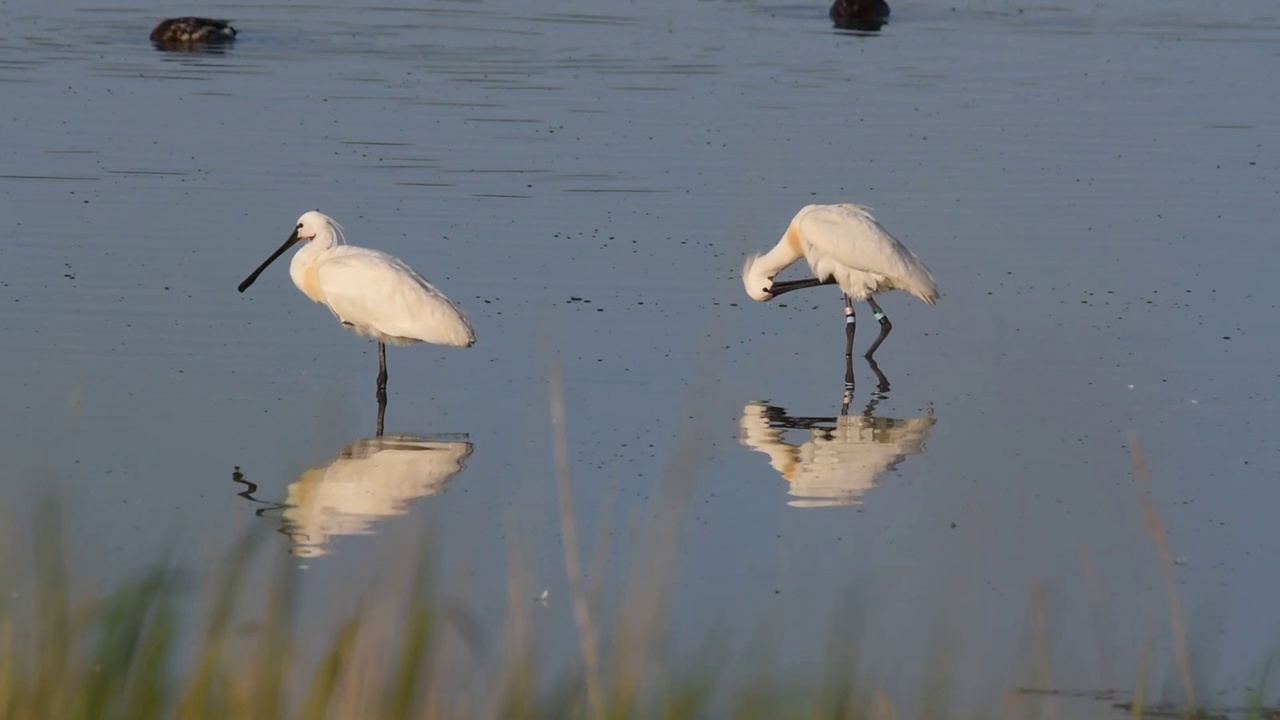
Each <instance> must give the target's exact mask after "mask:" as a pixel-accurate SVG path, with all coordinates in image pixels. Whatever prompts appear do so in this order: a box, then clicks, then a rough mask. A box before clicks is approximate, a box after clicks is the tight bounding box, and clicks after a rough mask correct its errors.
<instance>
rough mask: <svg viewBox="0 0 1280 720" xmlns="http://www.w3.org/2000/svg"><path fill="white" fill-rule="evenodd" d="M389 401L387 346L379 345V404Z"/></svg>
mask: <svg viewBox="0 0 1280 720" xmlns="http://www.w3.org/2000/svg"><path fill="white" fill-rule="evenodd" d="M386 401H387V346H386V345H384V344H383V343H378V402H383V403H384V402H386Z"/></svg>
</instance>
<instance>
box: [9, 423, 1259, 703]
mask: <svg viewBox="0 0 1280 720" xmlns="http://www.w3.org/2000/svg"><path fill="white" fill-rule="evenodd" d="M555 410H556V408H555V406H554V405H553V413H552V415H553V423H562V422H563V419H562V418H563V416H562V415H561V414H558V413H557V412H556V411H555ZM562 437H563V436H562V435H561V440H562ZM556 455H557V464H558V465H559V466H560V467H559V468H558V473H559V475H560V481H561V483H562V488H561V490H562V499H564V504H563V505H562V508H561V510H562V513H563V517H562V527H563V528H564V529H565V530H566V531H567V532H566V533H565V535H566V537H567V538H569V540H568V541H567V544H566V565H567V566H568V567H569V569H570V570H569V572H570V584H571V585H572V586H574V588H575V589H574V596H575V597H574V598H573V599H572V602H573V603H574V615H575V622H576V623H577V626H578V632H579V635H580V640H581V642H582V645H581V658H580V662H579V663H578V666H577V667H578V669H576V670H574V671H572V672H571V673H570V674H569V675H568V676H567V677H556V678H546V677H542V676H540V674H539V673H540V667H542V666H541V664H540V663H539V662H537V661H536V659H535V658H534V656H533V654H532V652H531V648H530V646H529V641H528V638H529V634H530V633H529V631H528V628H527V627H525V623H526V621H525V620H523V618H524V617H525V614H524V613H522V612H521V611H520V609H519V605H517V603H519V604H522V605H527V603H528V600H529V598H530V597H531V595H532V594H531V593H529V592H527V591H526V588H524V587H523V586H522V585H521V584H520V582H519V581H518V577H517V576H516V574H513V577H512V578H511V587H510V602H511V606H510V607H511V611H510V612H509V613H508V617H507V618H506V628H505V637H504V639H503V642H502V644H501V646H500V654H501V658H500V661H499V663H498V667H497V669H496V670H494V671H492V672H485V673H483V675H484V677H482V678H476V677H460V676H462V675H466V674H467V673H468V671H469V670H468V669H469V667H470V666H469V665H468V663H466V662H456V661H457V660H458V656H459V653H460V651H459V650H458V640H457V638H458V636H459V634H461V635H465V634H466V633H465V629H462V630H461V631H460V629H459V628H458V627H457V625H458V624H459V623H458V620H457V618H456V615H455V614H451V612H450V609H449V608H448V607H447V606H446V605H445V604H444V603H442V602H441V601H440V600H439V598H438V597H436V596H435V594H434V593H433V592H432V589H431V585H430V582H429V578H430V573H429V572H427V571H425V570H420V571H419V572H418V575H417V576H416V577H412V578H410V580H409V581H408V582H407V583H406V587H404V588H402V589H401V590H400V591H399V592H392V593H388V592H385V588H383V589H382V590H383V592H378V593H376V595H374V594H371V595H370V599H368V600H367V601H366V602H365V603H363V604H362V605H361V606H360V608H359V609H357V610H356V611H355V612H354V613H353V614H352V615H351V616H350V617H347V618H345V619H341V620H340V621H339V622H337V623H336V624H335V625H333V626H332V627H330V628H327V629H326V630H325V631H322V632H321V634H320V635H319V637H313V638H312V641H313V642H315V641H318V642H319V645H320V648H321V649H320V652H319V653H308V654H307V658H309V659H307V660H303V659H302V653H301V651H300V650H299V648H298V643H297V642H296V638H295V637H294V627H293V622H292V618H293V616H294V614H295V610H296V595H297V592H296V584H297V581H298V573H297V570H296V569H295V568H293V567H291V566H289V565H288V564H287V563H281V567H280V569H279V571H278V572H274V573H272V576H271V577H272V578H273V580H272V581H271V583H270V586H269V587H268V588H267V589H266V591H265V592H264V591H261V590H254V589H253V588H254V587H255V586H253V585H252V584H251V583H249V582H248V580H247V578H248V574H249V571H250V567H251V565H252V561H253V558H254V556H255V551H256V550H257V549H258V548H259V546H260V545H261V544H262V543H261V542H260V541H261V538H260V537H247V538H245V539H242V540H241V541H239V542H238V544H237V545H236V546H235V547H233V548H232V549H231V551H230V553H229V555H228V557H227V558H225V559H224V560H223V561H222V562H221V563H220V565H219V566H220V567H221V568H222V570H221V571H220V572H219V573H216V574H215V575H214V576H212V577H210V578H207V579H206V582H205V591H204V592H203V593H201V597H203V598H205V599H206V605H205V607H204V608H203V609H202V610H201V611H200V612H199V613H194V612H191V611H183V612H180V611H179V608H180V607H184V608H185V607H188V605H189V603H187V602H183V601H184V599H187V598H189V597H190V595H189V593H190V591H191V590H192V588H193V586H195V585H198V584H193V583H192V582H191V580H192V579H191V578H189V577H187V576H185V575H184V574H183V573H181V572H180V571H178V570H177V569H175V568H173V567H171V566H169V565H168V564H165V563H163V562H161V563H157V564H156V565H155V566H154V567H153V568H152V569H150V570H147V571H145V572H142V573H141V574H139V575H138V576H136V577H134V578H133V579H131V580H129V581H127V582H124V583H123V584H121V585H120V586H119V587H116V588H114V589H112V590H110V591H109V592H106V593H100V594H94V593H87V592H79V591H75V590H73V588H78V587H80V586H81V585H82V583H75V582H72V578H70V577H69V573H68V569H67V568H68V565H67V554H66V551H65V548H64V547H63V545H62V541H63V537H64V534H63V532H62V529H61V526H60V515H59V512H58V509H57V506H56V504H55V503H49V504H47V505H46V506H45V507H44V508H43V509H42V511H41V513H40V516H39V517H38V518H37V522H36V526H37V527H39V528H41V529H42V530H41V533H42V537H40V538H39V541H38V542H37V543H36V544H35V545H34V547H35V550H34V551H33V552H31V553H30V554H29V557H27V553H18V552H15V551H14V549H13V548H14V547H15V546H14V545H13V544H12V543H9V544H7V551H0V578H2V579H3V580H4V585H5V587H6V588H7V589H8V592H6V593H5V594H4V597H2V598H0V720H3V719H13V720H45V719H51V718H56V719H59V720H64V719H65V720H91V719H92V720H116V719H118V720H150V719H152V718H156V719H159V718H177V719H179V720H200V719H204V718H218V719H223V718H236V719H241V718H244V719H247V720H276V719H277V718H288V719H292V718H297V719H298V720H321V719H324V718H330V719H335V720H355V719H361V720H392V719H395V720H399V719H400V718H504V719H506V718H511V719H517V720H519V719H529V720H532V719H535V718H600V719H605V718H608V719H614V718H617V719H621V718H637V717H646V718H647V717H654V718H666V719H669V720H679V719H681V718H703V717H736V718H760V719H763V718H813V719H818V718H827V719H831V720H837V719H840V718H865V719H867V720H897V718H898V716H899V712H898V711H897V709H896V708H895V707H894V705H893V703H892V702H891V701H890V700H889V699H888V698H887V696H886V695H885V694H883V693H881V692H879V691H877V689H876V688H874V687H868V686H867V685H866V684H865V683H864V682H863V681H862V680H861V679H860V677H859V675H858V672H857V671H856V667H857V659H856V657H854V654H853V653H854V652H855V650H854V649H853V645H854V644H853V643H848V642H842V640H841V639H842V638H846V637H847V633H844V632H842V630H841V628H834V629H833V632H832V638H833V642H832V651H831V652H830V653H829V656H828V657H827V659H826V662H825V663H824V667H826V668H827V672H826V675H825V677H819V678H814V679H812V680H809V681H801V682H797V683H795V684H789V685H788V684H779V683H777V682H773V681H771V680H769V679H768V678H769V677H770V675H769V672H768V671H769V668H767V667H762V668H759V669H758V670H755V669H752V670H750V672H753V673H756V674H757V675H756V677H758V678H759V680H758V681H756V682H750V683H746V684H743V683H740V682H739V683H735V684H734V686H733V687H731V688H727V687H724V686H723V684H722V683H721V682H720V678H719V677H718V676H717V671H716V670H715V668H716V667H717V663H716V662H714V661H715V660H718V659H719V658H710V660H711V661H712V662H706V663H694V664H693V666H690V667H680V668H671V667H667V666H666V665H664V663H663V662H662V661H661V660H659V659H657V658H656V657H655V656H656V655H657V654H658V653H657V652H656V651H655V649H654V648H653V647H652V645H653V640H652V638H654V637H657V636H659V635H660V634H661V630H662V628H663V624H664V620H663V617H664V613H663V612H662V608H663V606H664V604H665V599H664V594H665V587H666V580H665V579H664V577H663V573H668V574H669V570H670V567H671V565H670V563H669V562H668V561H667V560H665V559H664V558H666V557H668V556H669V554H670V553H672V552H674V550H675V548H674V546H672V547H669V548H665V549H663V548H658V550H656V551H655V552H656V555H657V557H658V559H659V561H658V562H657V564H656V565H655V570H654V572H655V573H656V575H650V576H649V577H647V578H646V579H645V581H644V582H643V583H639V585H641V586H642V587H644V588H646V589H647V591H646V592H642V593H636V594H635V596H634V597H635V600H634V605H632V606H628V607H623V608H621V612H620V613H619V617H620V618H622V620H620V621H619V623H618V625H617V626H616V627H610V628H607V629H606V630H602V629H601V628H599V627H598V626H597V621H596V620H595V619H593V617H592V613H591V612H590V609H589V603H588V602H586V597H587V594H586V593H585V592H584V591H583V590H582V588H581V582H582V581H581V576H580V573H579V572H578V569H577V565H578V558H577V554H576V550H575V549H574V548H573V547H572V544H573V542H574V541H573V540H572V538H573V537H574V534H575V533H574V530H573V511H572V505H571V504H570V503H569V502H568V498H569V497H570V494H569V492H568V482H569V475H568V468H567V452H566V448H565V447H564V446H563V444H561V442H560V441H558V443H557V448H556ZM1135 475H1136V477H1137V479H1138V480H1139V482H1142V483H1144V484H1145V483H1146V482H1147V481H1146V469H1145V465H1144V463H1143V461H1142V456H1141V453H1140V451H1139V450H1138V449H1137V448H1136V445H1135ZM1144 511H1145V515H1144V517H1145V521H1146V523H1147V525H1148V529H1149V530H1150V533H1151V537H1152V539H1153V542H1154V543H1155V545H1156V547H1157V548H1158V549H1161V548H1163V547H1164V544H1165V540H1164V534H1163V529H1162V527H1161V526H1160V522H1159V518H1158V517H1156V516H1155V514H1154V511H1153V510H1151V509H1150V506H1149V505H1146V506H1144ZM675 534H676V533H668V535H669V536H674V535H675ZM1158 555H1159V556H1160V558H1161V562H1163V563H1169V562H1171V561H1170V560H1169V557H1168V553H1167V552H1166V551H1163V550H1162V551H1161V552H1159V553H1158ZM417 567H419V568H424V567H427V564H426V563H423V562H419V563H417ZM1170 592H1172V589H1171V590H1170ZM264 595H265V597H264ZM248 612H251V613H253V617H252V623H253V626H252V627H253V630H252V631H251V632H247V633H246V632H245V631H244V623H245V622H246V613H248ZM1170 613H1171V619H1172V621H1173V623H1174V628H1175V635H1179V640H1178V642H1177V644H1176V645H1177V647H1176V651H1177V657H1176V658H1174V660H1175V661H1176V663H1177V664H1178V666H1179V667H1180V669H1181V671H1182V672H1181V674H1182V679H1183V681H1184V682H1185V683H1186V684H1187V686H1186V688H1185V689H1184V696H1185V697H1188V698H1190V697H1193V693H1192V692H1191V687H1190V683H1191V675H1190V673H1189V671H1188V670H1187V669H1186V666H1187V662H1186V648H1185V642H1184V641H1183V640H1182V639H1181V637H1180V633H1179V631H1178V626H1179V624H1180V622H1181V619H1180V617H1179V614H1178V613H1179V610H1178V606H1177V604H1176V602H1173V601H1171V603H1170ZM463 624H465V623H463ZM1268 671H1269V668H1267V669H1265V670H1264V672H1263V673H1262V677H1261V680H1262V682H1260V683H1259V684H1258V685H1257V686H1256V688H1255V691H1254V694H1253V696H1252V697H1251V698H1249V699H1248V701H1247V706H1246V707H1245V708H1243V709H1242V710H1241V711H1239V712H1238V713H1235V714H1237V715H1240V716H1243V717H1246V718H1264V717H1265V718H1271V717H1277V716H1280V715H1275V714H1274V713H1275V711H1270V710H1267V709H1266V708H1264V707H1263V705H1262V703H1263V702H1264V700H1265V695H1264V691H1265V680H1266V677H1267V675H1268ZM471 674H479V673H476V672H475V671H471ZM946 677H947V673H946V668H945V667H942V666H939V667H938V671H937V673H936V676H935V679H934V680H933V681H931V682H929V683H927V685H928V686H927V687H921V688H918V689H917V691H916V693H915V695H916V700H917V702H916V703H915V705H916V706H917V711H916V712H917V713H918V715H919V716H920V717H922V718H930V719H932V718H947V717H955V716H956V715H955V713H953V712H951V711H950V710H949V708H948V706H947V681H946ZM552 680H554V682H552ZM548 688H549V689H548ZM1040 694H1041V695H1045V694H1050V695H1051V694H1054V693H1052V692H1049V693H1040ZM1143 695H1144V693H1143V688H1142V687H1138V688H1134V689H1133V692H1132V694H1131V695H1130V696H1129V698H1128V699H1127V700H1125V701H1123V702H1108V703H1106V704H1099V706H1098V707H1097V712H1098V714H1104V713H1106V714H1108V715H1109V716H1111V717H1116V718H1119V717H1124V715H1125V714H1127V715H1129V716H1130V717H1131V718H1134V719H1135V720H1136V719H1137V718H1142V717H1185V718H1191V717H1198V718H1203V717H1209V715H1207V714H1204V713H1200V712H1195V711H1190V710H1186V709H1181V708H1175V709H1173V710H1172V712H1170V711H1169V709H1168V708H1152V707H1150V706H1144V705H1143V702H1142V698H1143ZM1108 705H1112V706H1114V707H1116V708H1119V710H1116V709H1109V708H1108V707H1107V706H1108ZM1187 707H1194V703H1187ZM994 714H996V715H1000V716H1005V717H1008V716H1013V717H1019V718H1021V717H1026V718H1039V717H1052V714H1048V715H1046V714H1044V713H1042V712H1040V705H1039V703H1038V702H1037V701H1032V702H1029V703H1023V704H1019V705H1017V706H1016V707H1015V708H1014V709H1013V711H1012V712H1010V711H1009V710H1008V709H1006V710H1005V711H1003V712H999V713H994Z"/></svg>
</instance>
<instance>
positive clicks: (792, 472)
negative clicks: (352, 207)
mask: <svg viewBox="0 0 1280 720" xmlns="http://www.w3.org/2000/svg"><path fill="white" fill-rule="evenodd" d="M934 422H935V420H934V417H933V413H932V412H930V413H929V415H928V416H927V417H921V418H909V419H906V420H898V419H894V418H881V417H873V416H871V415H870V414H864V415H840V416H838V417H825V418H813V417H791V416H789V415H787V413H786V411H785V410H783V409H782V408H780V407H775V406H772V405H766V404H765V403H759V402H756V403H751V404H749V405H747V406H746V407H744V408H743V409H742V419H741V420H739V421H738V429H739V437H740V440H741V442H742V444H743V445H746V446H747V447H749V448H751V449H752V450H757V451H759V452H762V453H764V454H766V455H768V456H769V464H770V465H772V466H773V469H774V470H777V471H778V473H779V474H780V475H782V478H783V479H784V480H786V481H787V483H788V485H790V488H789V489H788V490H787V492H788V494H790V495H792V496H794V497H796V498H798V499H796V500H792V501H791V502H789V503H787V504H788V505H791V506H793V507H824V506H831V505H857V504H860V503H861V502H862V494H863V493H865V492H866V491H868V490H870V489H871V488H874V487H876V485H878V484H879V483H878V481H877V479H878V478H879V476H880V475H883V474H884V473H886V472H889V471H891V470H893V469H894V468H895V467H897V465H898V463H900V462H902V461H903V460H905V459H906V458H907V457H908V456H910V455H916V454H919V453H922V452H924V449H925V448H924V444H925V440H926V439H928V437H929V430H930V428H932V427H933V423H934ZM787 430H807V431H808V432H809V437H808V439H807V440H805V441H804V442H802V443H799V444H796V445H793V444H791V443H788V442H784V441H783V439H782V436H783V433H784V432H785V431H787Z"/></svg>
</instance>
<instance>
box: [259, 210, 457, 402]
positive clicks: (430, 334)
mask: <svg viewBox="0 0 1280 720" xmlns="http://www.w3.org/2000/svg"><path fill="white" fill-rule="evenodd" d="M299 241H306V245H305V246H303V248H302V249H301V250H299V251H298V252H297V253H295V254H294V256H293V260H292V261H291V262H290V263H289V277H290V278H292V279H293V284H294V285H297V286H298V289H299V290H301V291H302V294H303V295H306V296H307V297H309V298H311V299H312V300H313V301H315V302H318V303H320V304H321V305H324V306H325V307H327V308H329V312H332V313H333V315H334V317H336V318H338V321H339V322H341V323H342V325H343V327H345V328H347V329H349V330H351V331H353V332H355V333H358V334H360V335H364V336H366V337H371V338H373V339H374V340H377V341H378V393H377V396H378V401H379V403H380V404H381V403H385V402H386V398H387V347H386V346H387V345H388V344H391V345H413V344H416V343H420V342H426V343H432V344H435V345H448V346H451V347H471V346H472V345H474V344H475V342H476V334H475V331H474V330H472V329H471V323H470V322H469V321H468V320H467V316H466V315H464V314H462V311H461V310H459V309H458V306H457V305H454V304H453V301H451V300H450V299H449V298H447V297H445V296H444V293H442V292H440V291H439V290H437V289H436V287H435V286H434V285H432V284H431V283H429V282H427V281H426V279H424V278H423V277H422V276H421V275H419V274H418V272H417V271H416V270H414V269H413V268H411V267H409V266H408V265H407V264H406V263H405V262H404V261H403V260H400V259H399V258H396V257H392V256H391V255H388V254H386V253H384V252H380V251H378V250H370V249H368V248H362V247H354V246H352V245H346V244H344V243H343V237H342V227H341V226H340V225H338V223H337V222H335V221H334V220H333V218H331V217H329V216H328V215H325V214H324V213H321V212H319V211H317V210H312V211H311V212H307V213H303V214H302V217H299V218H298V224H297V227H295V228H294V229H293V234H291V235H289V239H288V240H285V241H284V244H283V245H281V246H280V249H278V250H276V251H275V252H274V253H272V254H271V257H269V258H267V259H266V261H264V262H263V263H262V264H261V265H259V266H258V269H257V270H254V271H253V272H252V273H250V275H249V277H247V278H245V279H244V282H242V283H240V287H239V290H240V292H244V291H245V290H246V289H248V287H249V286H250V285H252V284H253V281H254V280H257V279H258V276H259V275H261V274H262V271H263V270H266V269H267V266H268V265H270V264H271V263H272V262H274V261H275V259H276V258H278V257H280V256H281V255H283V254H284V253H285V251H287V250H288V249H289V248H291V247H293V246H294V244H296V243H298V242H299Z"/></svg>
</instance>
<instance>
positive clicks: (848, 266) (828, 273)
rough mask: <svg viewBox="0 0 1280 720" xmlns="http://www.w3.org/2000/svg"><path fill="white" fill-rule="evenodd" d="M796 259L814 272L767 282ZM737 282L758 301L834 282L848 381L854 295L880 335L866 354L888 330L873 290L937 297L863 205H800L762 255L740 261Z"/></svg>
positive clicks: (925, 274) (923, 270)
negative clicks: (868, 308)
mask: <svg viewBox="0 0 1280 720" xmlns="http://www.w3.org/2000/svg"><path fill="white" fill-rule="evenodd" d="M800 258H804V259H806V260H808V261H809V269H810V270H812V271H813V275H814V277H812V278H810V279H807V280H791V281H784V282H774V281H773V276H774V275H777V274H778V273H779V272H781V271H782V269H783V268H785V267H787V266H788V265H791V264H792V263H794V262H795V261H797V260H799V259H800ZM742 283H743V285H744V286H745V287H746V289H747V295H750V296H751V299H752V300H759V301H760V302H768V301H770V300H772V299H774V298H775V297H777V296H779V295H781V294H782V293H786V292H791V291H792V290H800V289H801V288H808V287H816V286H818V285H839V286H840V290H841V291H843V292H844V316H845V320H844V322H845V326H844V327H845V338H846V343H845V350H844V356H845V360H846V364H845V367H846V371H847V373H846V374H847V376H848V377H846V378H845V381H846V382H852V375H853V367H852V364H850V360H851V358H852V357H853V333H854V329H855V328H856V326H857V316H856V315H855V314H854V311H853V301H854V300H866V301H867V304H868V305H870V306H871V313H872V314H873V315H874V316H875V318H876V320H877V321H879V323H880V336H879V337H877V338H876V341H875V342H873V343H871V347H870V348H868V349H867V354H866V357H868V358H870V357H871V356H872V355H873V354H874V353H875V351H876V348H878V347H880V343H882V342H884V339H885V338H886V337H888V336H889V331H890V330H892V329H893V325H891V324H890V323H889V318H888V317H887V316H886V315H885V314H884V311H883V310H881V309H880V306H879V305H877V304H876V301H875V298H873V297H872V296H873V295H875V294H877V293H882V292H888V291H890V290H906V291H907V292H909V293H911V294H912V295H915V296H916V297H918V298H920V299H921V300H923V301H925V302H927V303H929V304H930V305H932V304H934V303H935V302H937V300H938V287H937V285H936V284H935V283H934V281H933V275H932V274H931V273H930V272H929V268H927V267H925V266H924V263H922V262H920V258H918V257H916V254H915V253H913V252H911V251H910V250H908V249H907V246H905V245H903V244H902V243H901V242H898V239H897V238H895V237H894V236H892V235H890V234H889V232H888V231H887V230H885V229H884V228H883V227H881V225H880V223H878V222H876V219H875V218H874V217H872V216H871V212H870V211H869V210H867V208H864V207H862V206H860V205H852V204H842V205H806V206H805V207H803V208H801V209H800V212H798V213H796V216H795V217H794V218H792V219H791V224H790V225H789V226H788V227H787V232H786V233H784V234H783V236H782V239H781V240H780V241H778V244H777V246H776V247H774V248H773V249H772V250H770V251H769V252H767V253H765V254H764V255H752V256H751V257H749V258H747V262H746V264H745V265H743V266H742Z"/></svg>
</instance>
